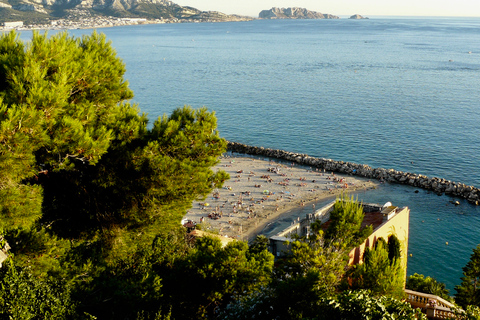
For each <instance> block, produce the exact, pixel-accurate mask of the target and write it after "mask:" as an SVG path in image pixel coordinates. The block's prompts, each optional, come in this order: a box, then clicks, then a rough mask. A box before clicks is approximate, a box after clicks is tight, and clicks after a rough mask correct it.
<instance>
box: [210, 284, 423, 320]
mask: <svg viewBox="0 0 480 320" xmlns="http://www.w3.org/2000/svg"><path fill="white" fill-rule="evenodd" d="M292 297H293V296H292ZM277 306H278V305H277V301H276V298H275V295H274V293H272V291H271V290H268V289H266V290H262V291H259V292H254V293H252V294H251V295H249V296H248V297H245V298H244V299H242V300H238V301H235V302H234V303H231V304H230V305H228V306H227V308H225V310H224V311H223V313H222V314H221V315H220V317H219V319H225V320H228V319H232V320H233V319H235V320H241V319H245V320H247V319H286V320H290V319H311V320H314V319H318V320H330V319H342V320H350V319H351V320H357V319H369V320H373V319H379V320H384V319H392V320H393V319H412V320H413V319H422V320H426V319H427V318H426V316H425V315H424V314H422V312H421V311H420V310H419V309H413V308H412V306H411V305H410V304H409V303H407V302H405V301H401V300H397V299H394V298H389V297H376V296H374V295H372V294H371V293H369V292H368V291H365V290H358V291H346V292H343V293H341V294H339V295H336V296H335V295H334V296H328V297H322V298H319V299H312V302H311V303H309V304H305V305H303V306H302V309H300V310H295V311H294V310H291V309H290V310H288V311H287V312H285V310H284V309H281V310H279V309H277Z"/></svg>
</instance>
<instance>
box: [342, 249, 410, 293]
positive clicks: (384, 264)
mask: <svg viewBox="0 0 480 320" xmlns="http://www.w3.org/2000/svg"><path fill="white" fill-rule="evenodd" d="M348 278H349V279H350V282H351V284H350V287H351V288H353V289H368V290H371V292H372V293H373V294H375V295H377V296H381V295H388V296H392V297H396V298H399V299H401V298H402V297H403V295H404V293H403V285H404V279H405V271H404V270H403V268H402V266H401V263H400V259H394V260H390V259H389V252H388V246H387V245H386V243H385V241H377V243H376V245H375V247H374V248H373V249H370V250H365V254H364V261H363V263H362V264H359V265H356V266H354V267H353V268H352V269H351V270H350V271H349V274H348Z"/></svg>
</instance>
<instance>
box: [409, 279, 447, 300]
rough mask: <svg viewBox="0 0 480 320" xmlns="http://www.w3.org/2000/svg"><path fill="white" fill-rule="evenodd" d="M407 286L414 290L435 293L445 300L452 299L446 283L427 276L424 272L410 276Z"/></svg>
mask: <svg viewBox="0 0 480 320" xmlns="http://www.w3.org/2000/svg"><path fill="white" fill-rule="evenodd" d="M406 288H407V289H410V290H413V291H418V292H423V293H429V294H434V295H436V296H439V297H441V298H443V299H445V300H451V298H450V296H449V295H448V294H449V291H448V289H447V288H446V285H445V283H443V282H438V281H437V280H436V279H435V278H432V277H428V276H427V277H425V276H424V275H423V274H418V273H414V274H413V275H411V276H409V277H408V278H407V284H406Z"/></svg>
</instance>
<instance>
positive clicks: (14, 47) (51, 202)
mask: <svg viewBox="0 0 480 320" xmlns="http://www.w3.org/2000/svg"><path fill="white" fill-rule="evenodd" d="M0 71H1V72H0V172H1V174H0V221H1V222H0V227H3V228H4V229H6V230H7V229H9V228H13V226H15V227H18V228H23V230H30V229H31V228H35V229H36V230H37V231H38V230H40V229H41V228H44V227H48V232H49V233H50V234H52V235H56V236H59V237H62V238H67V239H77V240H78V239H79V240H86V239H90V240H92V239H93V241H100V242H102V247H103V248H104V251H103V254H104V255H109V258H108V259H110V261H113V260H114V259H117V258H120V259H123V258H125V257H127V256H128V255H129V254H131V253H133V252H135V251H136V250H137V249H139V250H143V248H145V247H146V246H148V245H150V244H151V242H152V240H153V239H154V237H155V235H156V234H157V233H158V232H159V231H161V230H168V229H171V228H173V227H174V226H176V225H177V224H178V222H179V221H180V220H181V217H182V216H183V215H184V214H185V212H186V210H187V209H188V208H189V207H190V206H191V204H192V202H193V200H195V199H196V198H203V197H205V196H206V195H207V194H208V193H209V192H210V190H211V189H212V188H213V187H221V185H222V183H223V181H224V180H225V179H227V178H228V174H226V173H225V172H223V171H220V172H217V173H214V172H213V171H212V170H211V167H212V166H214V165H215V164H216V163H217V161H218V156H219V155H221V154H222V152H224V151H225V148H226V142H225V141H224V140H223V139H222V138H220V137H219V135H218V132H217V131H216V125H217V123H216V118H215V114H214V113H213V112H208V111H207V110H206V108H202V109H199V110H193V109H192V108H190V107H187V106H186V107H183V108H178V109H177V110H175V111H174V112H173V113H172V115H171V116H166V115H164V116H163V117H161V118H160V119H158V120H157V121H155V123H154V124H153V128H152V129H150V130H149V129H147V118H146V116H145V115H143V114H140V112H139V110H138V108H137V107H136V106H132V105H130V104H128V103H127V102H128V100H129V99H130V98H132V97H133V93H132V91H131V90H130V89H129V88H128V83H127V82H126V81H125V80H124V78H123V76H124V73H125V65H124V63H123V62H122V61H121V60H120V59H119V58H118V57H117V56H116V53H115V51H114V49H113V48H112V46H111V44H110V42H108V41H107V40H106V38H105V35H102V34H97V33H95V32H94V33H93V34H92V35H90V36H83V37H82V38H81V39H78V38H74V37H71V36H69V35H68V33H66V32H64V33H58V34H56V35H53V36H51V37H49V36H48V35H47V34H44V35H40V34H39V33H37V32H34V33H33V36H32V41H31V42H29V43H28V44H23V42H21V41H20V40H19V38H18V35H17V34H16V33H15V32H11V33H8V34H4V35H3V36H1V37H0Z"/></svg>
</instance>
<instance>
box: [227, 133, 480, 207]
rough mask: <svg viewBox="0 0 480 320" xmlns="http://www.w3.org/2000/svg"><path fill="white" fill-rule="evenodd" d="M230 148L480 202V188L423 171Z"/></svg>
mask: <svg viewBox="0 0 480 320" xmlns="http://www.w3.org/2000/svg"><path fill="white" fill-rule="evenodd" d="M228 151H231V152H237V153H244V154H250V155H255V156H264V157H269V158H276V159H281V160H286V161H289V162H295V163H297V164H300V165H304V166H310V167H314V168H320V169H325V170H326V171H330V172H338V173H343V174H350V175H357V176H360V177H365V178H369V179H377V180H380V181H387V182H391V183H400V184H406V185H410V186H412V187H417V188H421V189H425V190H431V191H433V192H435V193H437V194H448V195H451V196H454V197H460V198H464V199H467V200H468V201H469V202H470V203H474V204H476V205H479V204H480V189H478V188H476V187H473V186H467V185H465V184H463V183H459V182H454V181H450V180H445V179H441V178H437V177H433V178H432V177H427V176H425V175H421V174H416V173H410V172H403V171H397V170H394V169H384V168H372V167H370V166H368V165H365V164H357V163H352V162H344V161H335V160H331V159H324V158H314V157H310V156H309V155H307V154H300V153H294V152H288V151H284V150H275V149H269V148H263V147H254V146H249V145H245V144H242V143H238V142H231V141H229V142H228Z"/></svg>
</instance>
